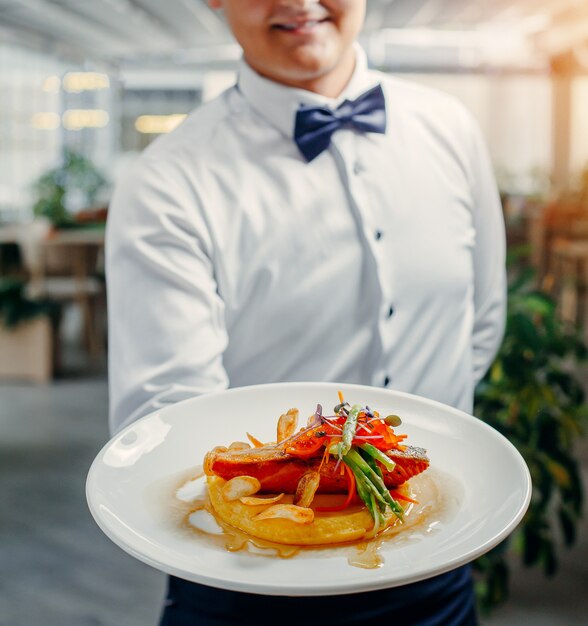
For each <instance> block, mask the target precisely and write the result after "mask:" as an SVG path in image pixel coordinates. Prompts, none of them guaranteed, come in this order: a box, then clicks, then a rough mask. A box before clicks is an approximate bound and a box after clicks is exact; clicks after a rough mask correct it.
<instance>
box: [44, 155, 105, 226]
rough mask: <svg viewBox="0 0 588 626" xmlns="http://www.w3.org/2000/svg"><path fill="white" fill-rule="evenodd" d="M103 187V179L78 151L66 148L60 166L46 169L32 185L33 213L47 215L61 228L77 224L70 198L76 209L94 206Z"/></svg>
mask: <svg viewBox="0 0 588 626" xmlns="http://www.w3.org/2000/svg"><path fill="white" fill-rule="evenodd" d="M105 187H106V179H105V178H104V176H103V175H102V174H101V173H100V172H99V171H98V169H97V168H96V166H95V165H94V164H93V163H92V162H91V161H90V160H89V159H87V158H86V157H84V156H82V155H81V154H79V153H77V152H75V151H73V150H70V149H65V150H64V153H63V158H62V162H61V164H60V165H59V166H57V167H55V168H52V169H50V170H48V171H47V172H45V174H43V175H42V176H41V177H40V178H39V179H38V180H37V181H36V182H35V183H34V185H33V190H34V193H35V196H36V201H35V204H34V206H33V211H34V213H35V215H36V216H43V217H46V218H48V219H49V220H50V221H51V222H52V223H53V225H54V226H58V227H60V228H63V227H68V226H73V225H75V224H76V219H75V214H74V212H72V210H71V206H70V205H71V204H72V199H73V200H75V204H77V205H78V206H77V208H78V209H82V208H88V207H91V206H93V204H94V203H95V202H96V199H97V198H98V196H99V194H100V193H101V192H102V191H103V190H104V189H105Z"/></svg>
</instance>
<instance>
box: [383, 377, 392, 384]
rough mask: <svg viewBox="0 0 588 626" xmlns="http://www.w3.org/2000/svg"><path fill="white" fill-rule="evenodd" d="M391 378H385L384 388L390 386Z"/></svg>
mask: <svg viewBox="0 0 588 626" xmlns="http://www.w3.org/2000/svg"><path fill="white" fill-rule="evenodd" d="M390 382H391V381H390V376H386V378H384V387H387V386H388V385H389V384H390Z"/></svg>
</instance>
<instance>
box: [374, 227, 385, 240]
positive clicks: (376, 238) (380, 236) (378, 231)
mask: <svg viewBox="0 0 588 626" xmlns="http://www.w3.org/2000/svg"><path fill="white" fill-rule="evenodd" d="M383 236H384V233H383V232H382V231H381V230H377V231H376V232H375V233H374V239H375V240H376V241H380V239H381V238H382V237H383Z"/></svg>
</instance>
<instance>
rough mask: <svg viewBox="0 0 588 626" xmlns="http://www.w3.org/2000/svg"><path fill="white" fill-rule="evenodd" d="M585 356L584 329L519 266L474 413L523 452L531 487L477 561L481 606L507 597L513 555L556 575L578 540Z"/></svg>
mask: <svg viewBox="0 0 588 626" xmlns="http://www.w3.org/2000/svg"><path fill="white" fill-rule="evenodd" d="M515 257H516V254H515ZM586 356H587V349H586V346H585V343H584V341H583V339H582V337H581V334H580V332H579V331H578V329H576V328H574V327H571V326H569V325H566V324H565V323H564V322H562V321H561V320H560V318H559V317H558V312H557V307H556V302H555V300H554V299H553V298H552V297H551V296H550V295H549V294H547V293H545V292H543V291H541V290H538V289H536V287H535V276H534V272H533V271H532V270H529V269H524V268H523V269H519V270H518V271H514V272H513V275H512V277H511V281H510V287H509V300H508V312H507V323H506V332H505V337H504V341H503V344H502V347H501V348H500V351H499V353H498V356H497V358H496V360H495V362H494V364H493V365H492V367H491V368H490V370H489V372H488V373H487V375H486V376H485V377H484V379H483V380H482V381H481V383H480V384H479V386H478V388H477V391H476V403H475V415H477V416H478V417H480V418H481V419H483V420H484V421H485V422H487V423H488V424H490V425H491V426H493V427H494V428H496V429H497V430H498V431H499V432H501V433H502V434H503V435H504V436H505V437H506V438H507V439H509V441H510V442H511V443H513V444H514V445H515V447H516V448H517V449H518V450H519V452H520V453H521V455H522V456H523V458H524V459H525V461H526V463H527V465H528V467H529V470H530V473H531V478H532V481H533V492H532V497H531V504H530V506H529V509H528V511H527V513H526V515H525V517H524V519H523V520H522V522H521V524H520V525H519V527H518V528H517V530H516V531H515V532H514V533H513V535H511V537H510V538H509V539H508V540H507V541H506V542H504V543H502V544H501V545H499V546H498V547H497V548H495V549H494V550H492V551H491V552H489V553H488V554H486V555H484V556H483V557H481V558H480V559H478V560H477V561H476V563H475V570H476V576H477V592H478V599H479V602H480V606H481V609H482V611H483V612H489V611H490V610H491V609H493V608H494V607H496V606H498V605H499V604H501V603H503V602H504V601H505V600H506V599H507V597H508V590H509V579H508V574H509V558H513V557H514V558H522V562H523V563H524V564H525V565H527V566H538V567H541V568H542V569H543V571H544V573H545V574H546V575H548V576H550V575H553V574H554V573H555V571H556V569H557V561H558V559H557V551H558V546H559V545H561V541H560V539H562V538H563V543H564V544H565V545H567V546H571V545H572V544H573V543H574V541H575V538H576V529H577V525H578V522H579V520H580V519H581V515H582V503H583V495H584V494H583V487H582V482H581V477H580V468H579V464H578V461H577V459H576V457H575V453H574V449H575V444H576V442H577V441H578V439H579V438H580V437H581V436H582V435H583V433H584V427H585V424H586V417H587V415H588V412H587V407H586V405H585V404H584V390H583V388H582V385H581V384H580V381H579V380H578V377H577V376H578V375H577V369H578V366H579V364H580V363H582V362H583V361H584V360H585V359H586Z"/></svg>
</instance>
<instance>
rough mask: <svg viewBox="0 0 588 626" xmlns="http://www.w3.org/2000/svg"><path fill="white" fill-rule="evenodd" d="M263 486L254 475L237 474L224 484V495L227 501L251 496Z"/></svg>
mask: <svg viewBox="0 0 588 626" xmlns="http://www.w3.org/2000/svg"><path fill="white" fill-rule="evenodd" d="M260 488H261V483H260V482H259V480H257V478H254V477H253V476H235V478H231V480H227V482H226V483H225V484H224V485H223V489H222V496H223V498H224V499H225V500H226V501H227V502H232V501H233V500H238V499H239V498H242V497H244V496H251V495H253V494H254V493H257V492H258V491H259V490H260Z"/></svg>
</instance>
